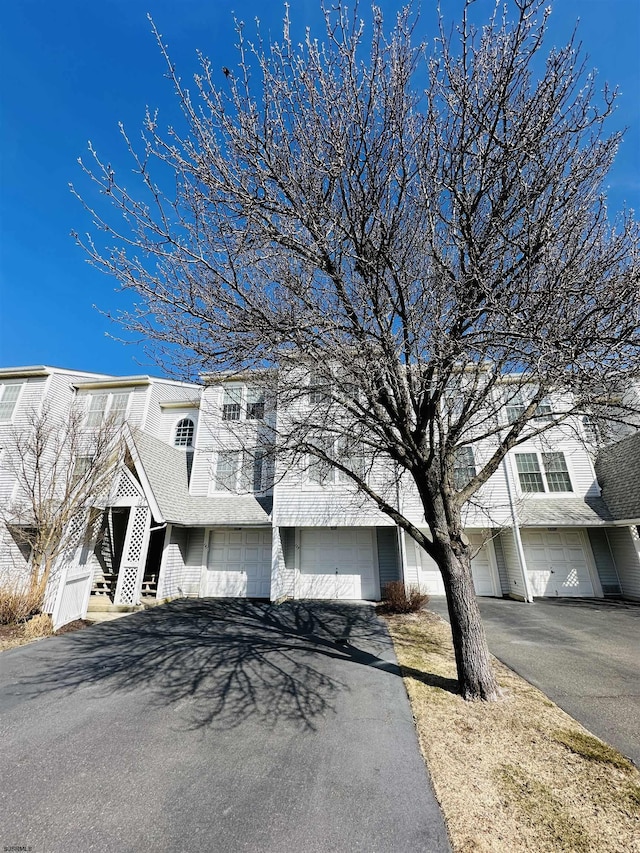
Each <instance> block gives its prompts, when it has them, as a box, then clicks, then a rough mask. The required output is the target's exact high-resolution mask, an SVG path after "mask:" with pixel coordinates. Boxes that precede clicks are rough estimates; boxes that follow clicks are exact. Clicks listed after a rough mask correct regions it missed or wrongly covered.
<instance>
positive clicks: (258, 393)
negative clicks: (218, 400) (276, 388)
mask: <svg viewBox="0 0 640 853" xmlns="http://www.w3.org/2000/svg"><path fill="white" fill-rule="evenodd" d="M265 397H266V394H265V391H264V388H255V387H244V386H242V385H232V386H230V387H227V388H225V389H224V396H223V398H222V420H223V421H241V420H246V421H261V420H263V419H264V410H265Z"/></svg>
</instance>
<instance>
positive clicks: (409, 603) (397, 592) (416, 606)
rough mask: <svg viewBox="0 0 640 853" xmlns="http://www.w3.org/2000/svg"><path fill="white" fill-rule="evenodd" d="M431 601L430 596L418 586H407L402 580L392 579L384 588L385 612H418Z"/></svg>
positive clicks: (383, 607)
mask: <svg viewBox="0 0 640 853" xmlns="http://www.w3.org/2000/svg"><path fill="white" fill-rule="evenodd" d="M428 601H429V596H428V595H427V594H426V593H424V592H420V588H419V587H417V586H410V587H406V588H405V585H404V584H403V583H402V581H392V582H391V583H388V584H386V585H385V587H384V588H383V590H382V609H383V610H384V611H385V613H416V612H417V611H418V610H420V609H421V608H422V607H424V605H425V604H426V603H427V602H428Z"/></svg>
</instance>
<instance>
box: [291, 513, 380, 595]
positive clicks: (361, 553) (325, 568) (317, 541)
mask: <svg viewBox="0 0 640 853" xmlns="http://www.w3.org/2000/svg"><path fill="white" fill-rule="evenodd" d="M376 577H377V575H376V567H375V551H374V545H373V531H372V530H371V529H370V528H342V529H339V530H327V529H324V528H303V529H302V530H301V531H300V576H299V581H298V592H297V594H298V597H299V598H337V599H345V600H348V599H360V598H377V597H378V584H377V580H376Z"/></svg>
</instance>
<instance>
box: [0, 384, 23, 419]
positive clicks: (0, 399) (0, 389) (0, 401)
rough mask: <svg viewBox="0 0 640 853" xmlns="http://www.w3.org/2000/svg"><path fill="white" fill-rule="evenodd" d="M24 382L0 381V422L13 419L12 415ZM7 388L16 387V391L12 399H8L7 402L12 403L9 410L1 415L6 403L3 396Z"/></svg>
mask: <svg viewBox="0 0 640 853" xmlns="http://www.w3.org/2000/svg"><path fill="white" fill-rule="evenodd" d="M24 386H25V383H24V382H11V381H9V382H0V423H3V424H5V423H6V424H9V423H11V422H12V421H13V416H14V415H15V413H16V410H17V408H18V403H19V402H20V397H21V396H22V389H23V388H24ZM7 388H17V389H18V391H17V393H16V395H15V399H14V400H9V401H8V402H9V403H13V406H12V407H11V411H10V412H8V413H7V415H6V416H4V417H3V416H2V408H3V406H6V405H7V401H6V400H5V396H6V393H7Z"/></svg>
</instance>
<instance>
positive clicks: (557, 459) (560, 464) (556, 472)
mask: <svg viewBox="0 0 640 853" xmlns="http://www.w3.org/2000/svg"><path fill="white" fill-rule="evenodd" d="M542 461H543V463H544V473H545V475H546V477H547V487H548V489H549V491H550V492H571V491H573V490H572V488H571V480H570V479H569V471H568V469H567V463H566V462H565V458H564V453H543V454H542Z"/></svg>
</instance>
